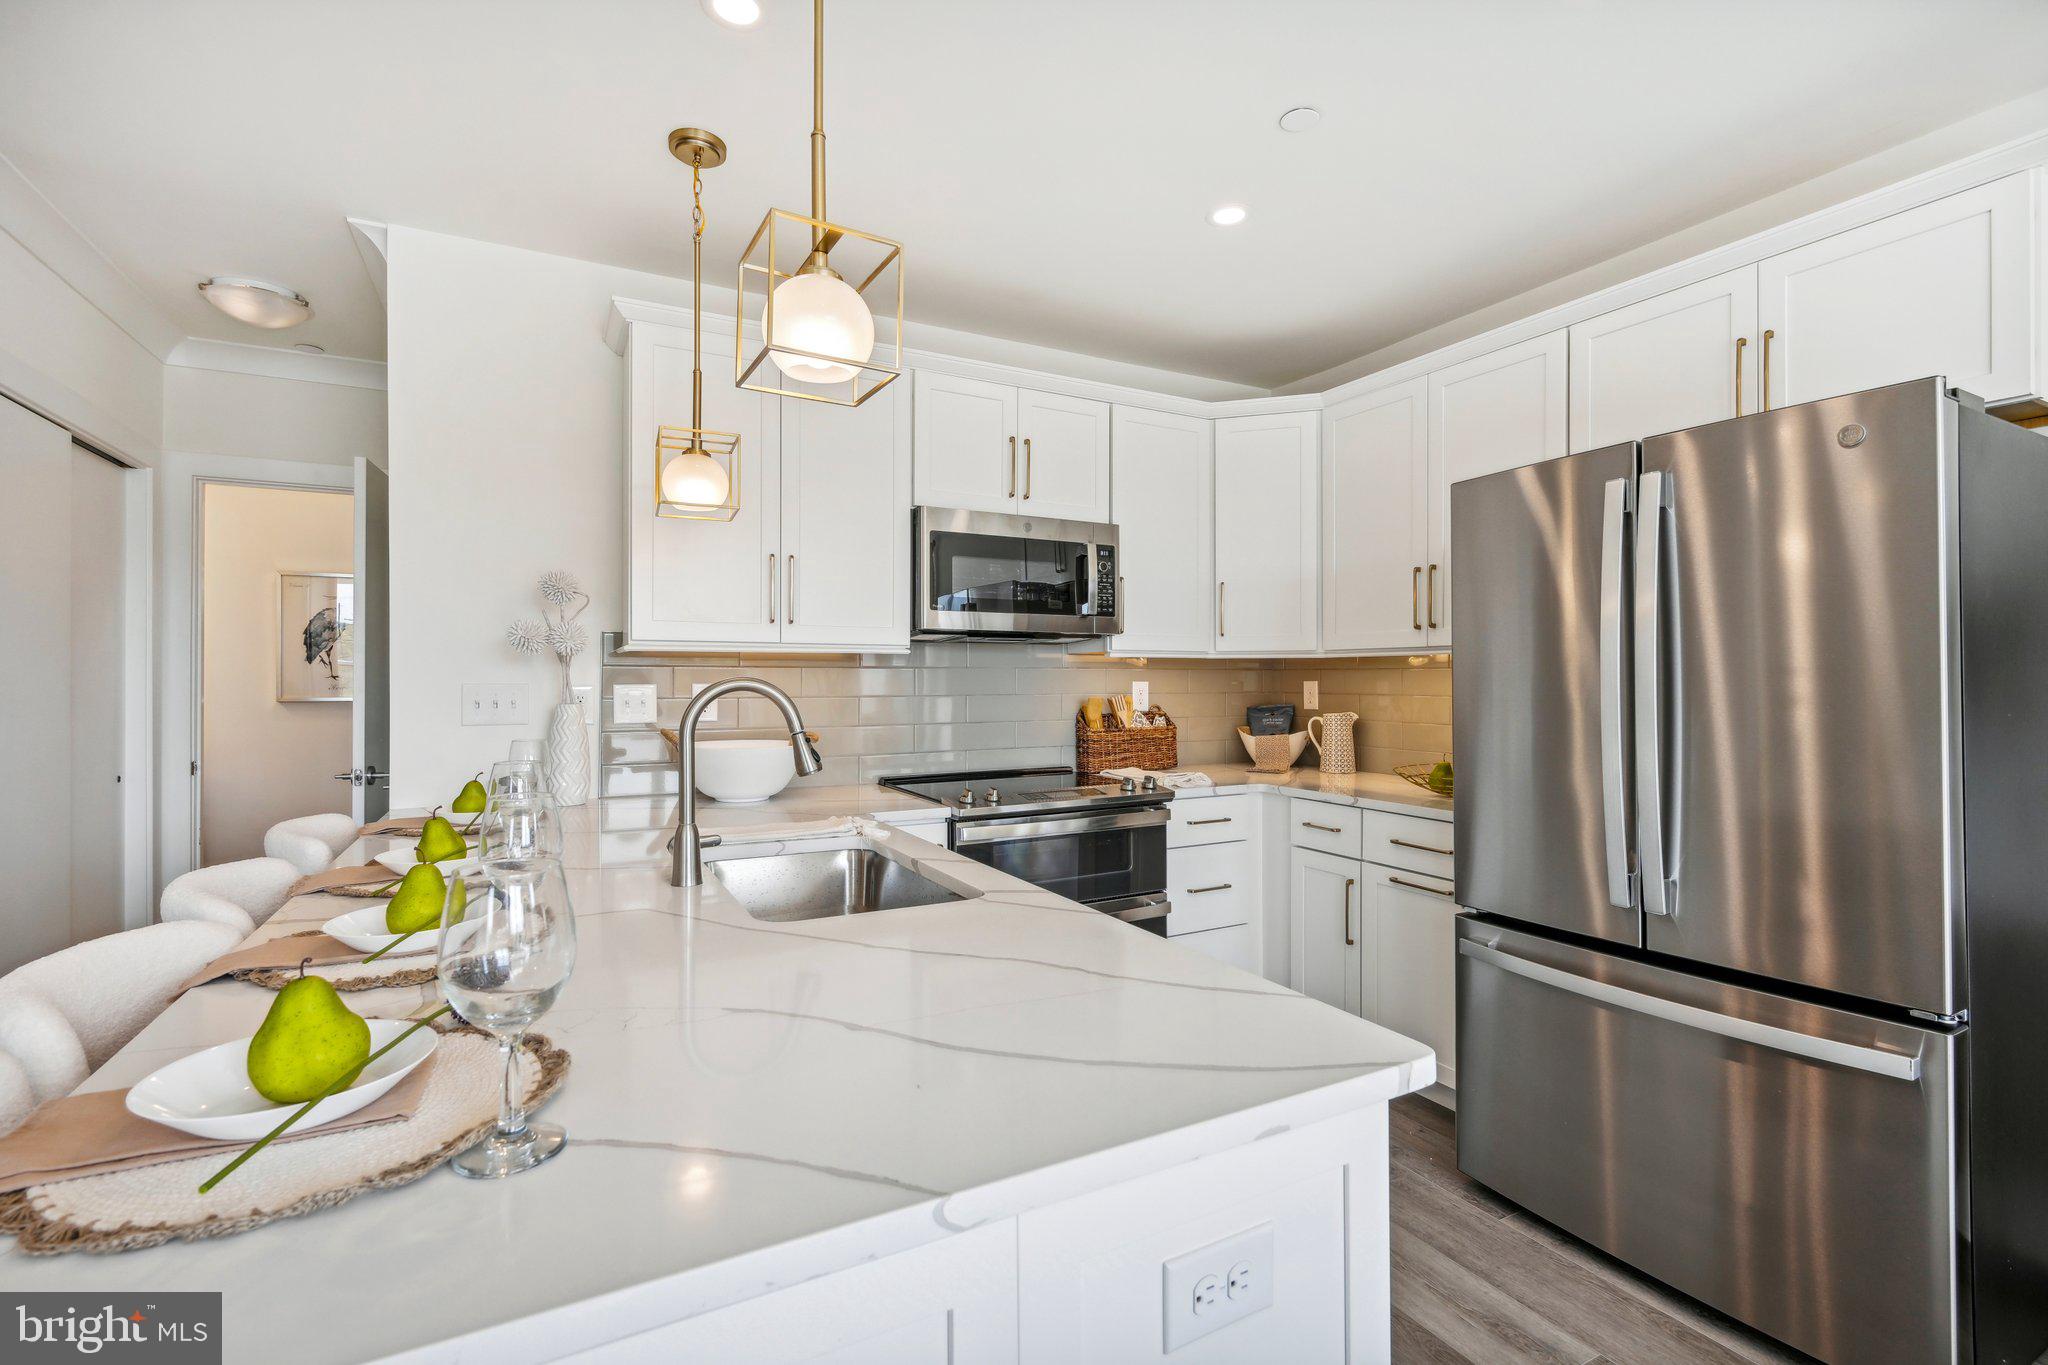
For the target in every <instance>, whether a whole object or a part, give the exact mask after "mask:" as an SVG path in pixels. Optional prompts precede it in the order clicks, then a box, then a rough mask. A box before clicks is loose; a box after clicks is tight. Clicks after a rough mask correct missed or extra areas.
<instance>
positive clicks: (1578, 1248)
mask: <svg viewBox="0 0 2048 1365" xmlns="http://www.w3.org/2000/svg"><path fill="white" fill-rule="evenodd" d="M1389 1127H1390V1137H1391V1145H1392V1186H1393V1190H1392V1197H1393V1215H1394V1217H1393V1260H1394V1360H1395V1362H1396V1365H1438V1362H1456V1361H1470V1362H1474V1363H1475V1365H1493V1363H1494V1362H1510V1361H1512V1362H1522V1361H1532V1362H1534V1361H1540V1362H1546V1365H1559V1363H1560V1362H1561V1363H1562V1365H1651V1363H1652V1362H1654V1363H1655V1365H1757V1363H1758V1362H1770V1363H1771V1365H1779V1363H1780V1362H1788V1363H1789V1362H1805V1361H1807V1360H1808V1359H1809V1357H1807V1356H1803V1355H1801V1354H1799V1353H1798V1352H1796V1351H1793V1350H1790V1349H1789V1348H1787V1347H1785V1346H1782V1345H1780V1344H1779V1343H1777V1342H1775V1341H1772V1340H1771V1339H1770V1338H1768V1337H1765V1336H1763V1335H1761V1334H1760V1333H1757V1332H1753V1331H1751V1330H1750V1329H1749V1328H1747V1327H1744V1326H1743V1325H1742V1324H1741V1323H1739V1322H1736V1321H1735V1320H1734V1319H1732V1318H1729V1317H1726V1316H1725V1315H1723V1314H1720V1313H1717V1312H1715V1311H1714V1310H1713V1309H1711V1308H1708V1307H1707V1306H1706V1305H1704V1304H1701V1303H1698V1302H1696V1301H1694V1300H1692V1299H1689V1298H1687V1297H1686V1296H1685V1295H1683V1294H1680V1293H1678V1292H1676V1291H1675V1290H1672V1289H1669V1288H1667V1287H1665V1286H1664V1285H1661V1284H1659V1283H1657V1282H1656V1281H1655V1280H1651V1279H1649V1278H1648V1277H1646V1276H1644V1275H1640V1274H1638V1273H1637V1272H1635V1271H1634V1270H1631V1269H1630V1268H1629V1267H1627V1266H1625V1265H1623V1264H1622V1263H1621V1262H1619V1261H1617V1260H1615V1259H1614V1258H1613V1257H1611V1256H1607V1255H1604V1254H1603V1253H1601V1252H1599V1251H1597V1250H1595V1249H1594V1248H1592V1247H1590V1246H1587V1245H1586V1244H1585V1243H1583V1242H1580V1241H1578V1240H1577V1239H1576V1238H1574V1237H1571V1236H1570V1235H1568V1234H1567V1233H1564V1232H1562V1231H1560V1230H1559V1229H1557V1228H1555V1227H1552V1226H1551V1225H1550V1224H1548V1223H1545V1222H1543V1221H1542V1220H1541V1219H1539V1218H1537V1217H1535V1216H1534V1215H1532V1214H1529V1213H1526V1212H1524V1211H1523V1210H1521V1209H1519V1208H1517V1207H1516V1206H1515V1205H1513V1204H1511V1203H1509V1202H1507V1201H1506V1200H1504V1199H1502V1198H1501V1197H1500V1196H1498V1195H1496V1194H1494V1193H1493V1192H1492V1191H1491V1190H1488V1189H1486V1188H1485V1187H1484V1186H1482V1185H1479V1184H1477V1183H1476V1182H1474V1181H1471V1180H1468V1179H1466V1178H1465V1177H1464V1176H1463V1175H1461V1174H1460V1173H1459V1171H1458V1154H1457V1128H1456V1118H1455V1116H1454V1115H1453V1114H1452V1113H1451V1111H1450V1110H1448V1109H1445V1108H1444V1107H1443V1106H1441V1105H1438V1104H1433V1103H1431V1102H1430V1101H1428V1100H1424V1099H1420V1098H1418V1097H1416V1096H1413V1095H1410V1096H1407V1097H1404V1098H1402V1099H1399V1100H1396V1101H1395V1102H1394V1104H1393V1106H1392V1113H1391V1120H1390V1125H1389Z"/></svg>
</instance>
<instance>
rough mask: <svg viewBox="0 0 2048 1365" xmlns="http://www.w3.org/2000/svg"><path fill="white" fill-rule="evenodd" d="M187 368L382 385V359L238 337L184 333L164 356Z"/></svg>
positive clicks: (364, 386) (168, 361)
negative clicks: (315, 351) (248, 341)
mask: <svg viewBox="0 0 2048 1365" xmlns="http://www.w3.org/2000/svg"><path fill="white" fill-rule="evenodd" d="M164 364H166V365H176V366H179V367H180V368H183V369H188V370H219V371H222V372H224V373H228V374H253V375H259V376H261V377H263V378H265V379H296V380H299V381H301V382H303V383H308V384H340V385H342V386H344V387H346V388H351V389H382V388H384V387H386V381H385V369H384V362H383V361H381V360H358V359H356V358H355V357H354V356H346V355H312V354H309V353H308V352H305V351H293V350H286V349H284V348H283V347H279V346H250V345H247V344H246V343H244V342H240V341H213V340H210V339H208V338H206V337H186V338H185V339H184V340H183V341H180V342H179V343H178V344H177V345H176V346H175V347H173V348H172V350H171V353H170V355H169V356H168V357H166V359H165V360H164Z"/></svg>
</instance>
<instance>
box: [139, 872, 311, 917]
mask: <svg viewBox="0 0 2048 1365" xmlns="http://www.w3.org/2000/svg"><path fill="white" fill-rule="evenodd" d="M300 876H301V873H300V872H299V869H298V868H296V867H294V866H292V865H291V864H290V863H288V862H286V861H285V860H284V859H282V858H244V859H242V860H241V861H240V862H233V863H216V864H214V865H213V866H212V867H201V868H195V869H193V870H192V871H190V872H187V873H186V874H185V875H184V876H182V877H178V878H174V879H173V880H172V882H171V884H170V885H169V886H167V887H165V888H164V898H163V901H162V903H161V904H160V905H159V906H158V909H157V918H159V919H161V920H163V921H164V922H165V923H167V924H169V923H175V922H177V921H180V920H195V919H202V920H212V921H213V922H214V923H216V924H225V925H227V926H229V927H230V928H232V929H235V930H238V931H239V932H240V933H242V934H243V935H244V936H246V935H248V934H251V933H254V932H255V930H256V926H257V925H259V924H261V923H263V921H265V920H267V919H269V918H270V917H271V916H272V915H274V914H276V913H277V908H278V907H279V906H280V905H283V904H284V903H285V900H286V898H287V897H288V896H289V895H290V894H291V889H292V883H293V882H295V881H297V880H298V879H299V877H300Z"/></svg>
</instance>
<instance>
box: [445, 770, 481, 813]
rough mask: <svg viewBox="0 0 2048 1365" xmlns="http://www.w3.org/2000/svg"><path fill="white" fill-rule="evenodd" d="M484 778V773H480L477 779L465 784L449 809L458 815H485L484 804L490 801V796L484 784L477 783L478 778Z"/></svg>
mask: <svg viewBox="0 0 2048 1365" xmlns="http://www.w3.org/2000/svg"><path fill="white" fill-rule="evenodd" d="M482 776H483V774H482V773H478V774H477V775H476V777H472V778H470V779H469V781H467V782H465V783H463V784H462V790H461V791H459V792H457V793H456V794H455V800H454V801H452V802H451V803H449V806H448V809H449V810H452V811H454V812H455V813H456V814H457V815H481V814H483V810H484V804H485V802H486V801H487V800H488V799H489V794H488V793H487V792H485V791H484V784H483V783H481V782H479V781H477V777H482Z"/></svg>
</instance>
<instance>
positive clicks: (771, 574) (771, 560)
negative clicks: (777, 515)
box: [684, 555, 779, 795]
mask: <svg viewBox="0 0 2048 1365" xmlns="http://www.w3.org/2000/svg"><path fill="white" fill-rule="evenodd" d="M778 577H779V575H778V574H777V573H776V572H775V556H774V555H769V556H768V624H769V625H771V626H772V625H774V624H775V589H776V587H777V586H778V585H777V583H776V579H777V578H778ZM684 794H685V795H688V793H687V792H686V793H684Z"/></svg>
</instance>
